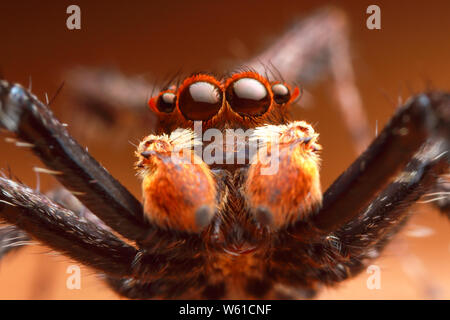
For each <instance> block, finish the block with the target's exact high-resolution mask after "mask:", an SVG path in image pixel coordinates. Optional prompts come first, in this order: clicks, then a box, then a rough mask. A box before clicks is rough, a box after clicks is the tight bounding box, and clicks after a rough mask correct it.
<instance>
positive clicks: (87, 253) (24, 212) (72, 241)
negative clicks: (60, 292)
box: [0, 178, 137, 277]
mask: <svg viewBox="0 0 450 320" xmlns="http://www.w3.org/2000/svg"><path fill="white" fill-rule="evenodd" d="M0 219H2V220H4V221H6V222H7V223H10V224H14V225H16V226H17V227H19V228H20V229H22V230H24V231H25V232H27V233H28V234H30V235H32V236H33V237H34V238H36V239H38V240H40V241H42V242H44V243H45V244H46V245H48V246H50V247H51V248H52V249H54V250H57V251H58V252H61V253H64V254H66V255H68V256H69V257H71V258H73V259H75V260H77V261H79V262H81V263H83V264H85V265H87V266H90V267H93V268H95V269H97V270H100V271H102V272H106V273H108V274H112V275H115V276H119V277H123V276H131V275H132V273H133V272H132V265H133V261H134V259H135V256H136V254H137V250H136V249H135V248H133V247H132V246H130V245H128V244H126V243H125V242H123V241H121V240H120V239H118V238H117V237H116V236H114V235H113V234H112V233H110V232H108V231H106V230H104V229H102V228H99V227H98V226H97V225H95V224H94V223H92V222H89V221H86V220H84V219H81V218H80V217H79V216H78V215H76V214H75V213H74V212H72V211H70V210H68V209H65V208H63V207H61V206H59V205H57V204H55V203H54V202H52V201H51V200H50V199H49V198H48V197H46V196H44V195H42V194H40V193H38V192H36V191H34V190H32V189H30V188H28V187H25V186H23V185H20V184H18V183H16V182H14V181H11V180H9V179H4V178H0Z"/></svg>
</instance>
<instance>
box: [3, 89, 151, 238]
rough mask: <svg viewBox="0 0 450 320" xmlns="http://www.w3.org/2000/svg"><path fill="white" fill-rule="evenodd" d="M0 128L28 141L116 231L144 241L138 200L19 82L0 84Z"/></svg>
mask: <svg viewBox="0 0 450 320" xmlns="http://www.w3.org/2000/svg"><path fill="white" fill-rule="evenodd" d="M0 99H1V100H0V126H3V127H5V128H6V129H8V130H9V131H12V132H14V133H15V134H16V135H17V136H18V137H19V138H20V139H22V140H24V141H25V142H27V143H30V144H32V145H33V147H32V150H33V152H34V153H35V154H36V155H38V156H39V157H40V159H41V160H42V161H43V162H44V163H45V164H46V166H47V167H49V168H50V169H51V170H49V173H51V174H53V175H54V176H55V178H56V179H58V180H59V181H60V182H61V183H62V184H63V185H64V186H65V187H66V188H68V189H69V190H70V191H71V192H72V193H74V194H75V195H76V196H77V197H78V199H80V201H81V202H82V203H83V204H84V205H86V207H88V208H89V209H90V210H91V211H92V212H93V213H94V214H96V215H97V216H98V217H99V218H100V219H102V220H103V221H104V222H105V223H106V224H107V225H108V226H110V227H111V228H113V229H114V230H116V231H117V232H119V233H120V234H121V235H123V236H125V237H127V238H129V239H132V240H138V239H143V238H144V237H145V235H146V234H147V232H148V228H149V224H148V223H147V222H146V220H145V219H144V217H143V214H142V206H141V204H140V202H139V201H138V200H137V199H136V198H135V197H134V196H133V195H132V194H131V193H130V192H128V190H127V189H126V188H125V187H123V186H122V185H121V184H120V183H119V182H118V181H117V180H115V179H114V178H113V177H112V176H111V175H110V174H109V173H108V172H107V171H106V169H105V168H103V167H102V166H101V165H100V164H99V163H98V162H97V161H96V160H95V159H94V158H93V157H92V156H91V155H90V154H89V153H88V152H87V151H86V150H85V149H84V148H82V147H81V146H80V145H79V144H78V143H77V142H76V141H75V140H74V139H73V138H72V137H71V136H70V135H69V134H68V132H67V130H66V128H65V126H64V125H63V124H61V123H60V122H59V121H58V120H57V119H56V118H55V117H54V116H53V114H52V112H51V111H50V110H49V109H48V108H47V107H46V106H45V105H44V104H43V103H42V102H40V101H39V100H38V99H37V98H36V97H35V96H34V95H32V94H31V93H29V92H28V91H26V90H25V89H23V88H22V87H21V86H19V85H11V84H9V83H8V82H6V81H1V82H0Z"/></svg>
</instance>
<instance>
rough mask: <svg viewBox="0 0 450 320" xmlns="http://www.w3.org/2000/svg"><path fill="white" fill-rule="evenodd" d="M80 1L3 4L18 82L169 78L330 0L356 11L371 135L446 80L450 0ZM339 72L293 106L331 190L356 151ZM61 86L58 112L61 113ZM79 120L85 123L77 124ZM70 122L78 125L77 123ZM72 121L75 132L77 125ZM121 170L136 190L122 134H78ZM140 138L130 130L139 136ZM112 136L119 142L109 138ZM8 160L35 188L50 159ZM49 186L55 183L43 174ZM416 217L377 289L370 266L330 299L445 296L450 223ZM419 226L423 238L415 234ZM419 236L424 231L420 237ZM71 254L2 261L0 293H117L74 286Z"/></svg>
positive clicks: (39, 86) (89, 275) (351, 14)
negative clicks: (338, 93)
mask: <svg viewBox="0 0 450 320" xmlns="http://www.w3.org/2000/svg"><path fill="white" fill-rule="evenodd" d="M70 4H75V2H73V1H57V2H56V1H37V0H36V1H35V0H32V1H30V0H28V1H19V0H18V1H15V2H10V1H8V2H6V1H2V2H1V3H0V30H2V35H1V40H0V70H1V72H2V73H3V74H4V76H5V78H6V79H7V80H8V81H11V82H19V83H21V84H23V85H25V86H27V85H28V82H29V77H32V82H33V92H34V93H35V94H36V95H37V96H38V97H40V98H41V99H44V94H45V93H46V92H48V93H49V95H50V96H51V95H52V94H53V93H54V92H55V91H56V89H57V88H58V86H59V85H60V84H61V82H62V81H63V80H64V75H65V73H66V72H67V71H69V70H70V69H72V68H74V67H77V66H87V67H102V66H113V67H117V68H119V69H120V70H121V71H122V72H124V73H125V74H127V75H143V76H147V77H148V78H149V79H151V78H153V77H156V78H162V77H165V76H167V74H170V73H173V72H175V71H177V70H178V69H180V68H182V69H183V70H184V71H186V72H190V71H191V70H192V71H196V70H209V69H213V70H217V69H218V68H220V66H221V65H223V62H224V61H228V60H230V59H234V58H236V56H235V54H236V50H237V49H236V48H239V50H238V51H239V54H240V55H241V56H244V57H248V58H249V57H251V56H252V55H253V54H255V53H257V52H258V50H260V49H261V48H263V47H264V46H265V45H267V44H269V43H270V40H271V39H274V38H276V36H277V35H278V34H280V33H281V32H282V31H283V30H284V29H285V28H286V27H287V26H288V25H289V23H291V22H293V21H294V20H295V19H299V18H301V17H303V16H307V15H308V14H311V13H312V12H313V11H314V10H315V9H317V8H320V7H323V6H325V5H330V4H331V5H336V6H338V7H339V8H341V9H342V10H344V12H345V13H346V14H347V16H348V21H349V25H350V28H351V44H352V55H353V63H354V67H355V72H356V79H357V85H358V88H359V89H360V92H361V95H362V99H363V103H364V108H365V110H366V111H367V113H368V116H369V119H370V123H371V125H372V128H371V130H372V132H374V135H375V123H376V122H378V124H379V125H380V126H382V125H384V124H385V123H386V122H387V120H388V119H389V117H390V115H392V113H393V111H394V110H395V107H396V105H397V99H398V97H399V96H402V97H403V98H406V97H407V96H409V95H411V94H413V93H417V92H419V91H422V90H425V89H426V88H427V86H428V83H430V84H431V86H432V87H433V88H437V89H442V90H449V89H450V77H449V75H450V60H449V54H450V41H448V34H449V32H450V19H448V12H449V10H450V2H448V1H437V0H433V1H422V0H420V1H414V2H412V1H399V0H398V1H376V2H372V1H370V2H369V1H339V2H337V1H336V2H333V1H288V0H276V1H261V0H260V1H253V0H252V1H250V0H246V1H182V0H179V1H177V0H172V1H170V2H168V1H160V0H157V1H156V0H154V1H151V2H144V1H126V2H125V1H124V2H119V1H117V2H114V3H112V2H111V1H108V2H107V1H103V2H101V1H95V2H92V1H91V2H88V1H76V4H78V5H79V6H80V7H81V15H82V17H81V19H82V21H81V23H82V28H81V30H78V31H69V30H68V29H67V28H66V18H67V16H68V15H67V14H66V8H67V6H69V5H70ZM370 4H377V5H378V6H380V8H381V26H382V29H381V30H368V29H367V28H366V22H365V21H366V18H367V15H366V13H365V12H366V8H367V6H369V5H370ZM330 84H331V80H329V79H325V80H324V81H323V82H321V83H320V84H319V85H317V86H314V87H311V88H306V89H307V90H309V91H310V93H311V94H312V97H313V105H312V107H311V108H308V109H304V110H300V111H299V112H297V114H300V116H301V117H302V118H303V119H306V120H307V121H310V122H312V123H315V124H316V126H315V127H316V128H317V129H318V131H319V132H320V134H321V144H322V145H323V147H324V151H323V166H322V183H323V186H324V188H325V187H327V186H328V185H330V183H331V182H332V181H333V180H334V179H335V178H336V177H337V176H338V175H339V174H340V173H341V172H342V171H343V170H344V169H345V168H346V167H347V166H348V165H349V164H350V163H351V162H352V161H353V160H354V159H355V157H356V154H355V153H354V151H353V149H352V144H351V141H350V140H349V134H348V131H347V130H346V128H345V127H344V125H343V124H342V123H341V119H340V118H339V114H338V113H337V112H336V110H335V109H334V108H333V104H335V103H336V101H334V98H333V95H332V91H331V86H330ZM66 100H67V93H66V92H65V91H64V90H63V91H62V92H61V93H60V95H59V96H58V98H57V100H56V101H55V103H54V104H53V105H52V109H53V110H54V111H55V113H56V115H57V116H59V117H61V118H63V120H64V122H67V123H68V124H69V125H70V124H71V119H68V118H67V117H65V118H64V115H65V114H64V113H63V110H62V106H63V105H64V106H67V103H63V101H66ZM76 126H77V127H79V126H81V131H82V130H83V127H82V126H83V124H80V123H77V124H76ZM77 129H79V128H77ZM69 131H70V126H69ZM79 131H80V130H76V131H75V132H79ZM76 138H77V139H78V140H79V141H80V142H81V143H82V144H84V145H86V146H88V147H89V151H90V152H91V153H92V154H93V155H94V157H95V158H97V159H98V160H99V161H100V162H101V163H102V164H103V165H104V166H105V167H106V168H107V169H108V170H109V171H110V172H111V173H112V174H113V175H114V176H115V177H117V178H118V179H119V180H120V181H121V182H122V183H123V184H124V185H125V186H126V187H128V188H129V189H130V190H131V191H132V192H133V193H134V194H135V195H136V196H137V197H140V192H139V188H140V186H139V182H138V181H137V179H136V177H135V176H134V171H133V169H132V164H133V162H134V158H133V148H134V147H133V146H132V145H131V144H129V143H127V142H126V141H123V145H119V146H118V145H116V143H115V142H114V137H110V139H107V140H90V139H87V138H85V137H81V136H76ZM139 138H141V137H139V136H133V137H130V139H129V140H133V141H136V139H139ZM110 141H112V143H110ZM7 165H9V166H10V167H11V169H12V172H14V174H15V175H17V176H18V177H19V178H20V179H21V180H22V181H23V182H25V183H27V184H28V185H30V186H33V187H34V186H35V185H36V176H35V174H34V172H33V171H32V167H33V166H42V164H40V163H39V161H38V160H37V159H36V158H35V157H34V156H33V155H31V154H30V153H28V152H26V150H18V149H17V148H16V147H14V146H12V145H11V144H7V143H5V142H4V141H3V138H2V139H1V140H0V168H6V166H7ZM40 180H41V189H42V190H48V189H50V188H51V187H53V186H55V185H56V182H55V181H54V180H52V179H51V178H49V177H45V176H42V177H41V179H40ZM412 210H413V211H415V212H416V214H415V215H414V217H413V218H412V219H411V221H410V223H409V225H408V226H407V227H406V228H405V229H404V231H403V232H401V233H400V234H399V235H398V236H397V237H396V238H395V240H394V241H393V242H392V244H391V245H389V246H388V248H387V249H386V250H385V251H384V254H383V255H382V257H381V258H379V259H378V260H376V262H375V264H376V265H378V266H379V267H380V268H381V289H380V290H369V289H368V288H367V286H366V281H367V278H368V276H369V275H368V274H361V275H360V276H358V277H356V278H354V279H352V280H349V281H347V282H345V283H343V284H341V285H340V286H339V287H338V288H332V289H326V290H324V291H323V292H322V294H321V295H320V296H319V298H323V299H327V298H331V299H398V298H403V299H420V298H425V299H430V298H438V299H449V298H450V272H448V270H449V269H450V232H449V230H450V224H449V223H448V221H446V219H444V218H443V217H442V216H440V215H439V213H438V212H437V211H435V210H434V209H432V208H431V207H430V206H426V205H417V206H415V207H414V208H413V209H412ZM417 234H422V235H426V234H428V235H427V236H422V237H417ZM414 235H416V236H414ZM71 264H73V262H71V261H69V260H67V259H66V258H64V257H63V256H59V255H55V254H54V253H51V252H50V250H48V249H47V248H45V247H42V246H40V245H33V246H30V247H28V248H25V249H23V250H21V251H20V252H18V253H16V254H12V255H10V256H7V257H6V258H5V259H4V260H3V261H1V262H0V299H103V298H105V299H116V298H118V296H117V295H116V294H114V293H113V292H111V291H110V290H109V289H108V288H106V286H105V285H103V284H102V283H101V282H100V281H99V280H97V278H96V276H95V273H94V271H92V270H90V269H87V268H83V269H82V287H81V289H80V290H68V289H67V288H66V280H67V277H68V276H69V275H68V274H67V273H66V269H67V267H68V266H69V265H71Z"/></svg>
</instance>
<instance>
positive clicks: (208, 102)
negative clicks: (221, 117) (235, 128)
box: [178, 81, 223, 121]
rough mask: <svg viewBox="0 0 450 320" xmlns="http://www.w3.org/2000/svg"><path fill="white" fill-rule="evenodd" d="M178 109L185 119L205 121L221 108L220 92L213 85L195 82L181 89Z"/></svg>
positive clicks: (221, 96)
mask: <svg viewBox="0 0 450 320" xmlns="http://www.w3.org/2000/svg"><path fill="white" fill-rule="evenodd" d="M178 99H179V100H178V107H179V108H180V111H181V113H182V114H183V115H184V117H185V118H186V119H189V120H202V121H206V120H209V119H211V118H212V117H213V116H214V115H215V114H217V112H219V110H220V108H221V107H222V99H223V95H222V90H221V89H220V88H219V87H218V86H216V85H215V84H213V83H210V82H207V81H197V82H194V83H192V84H190V85H189V86H187V87H185V88H184V89H182V91H181V92H180V95H179V98H178Z"/></svg>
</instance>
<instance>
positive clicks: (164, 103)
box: [156, 92, 177, 113]
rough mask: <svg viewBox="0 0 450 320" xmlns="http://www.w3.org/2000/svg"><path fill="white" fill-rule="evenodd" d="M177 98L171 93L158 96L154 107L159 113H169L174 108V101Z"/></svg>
mask: <svg viewBox="0 0 450 320" xmlns="http://www.w3.org/2000/svg"><path fill="white" fill-rule="evenodd" d="M176 98H177V96H176V95H175V94H174V93H172V92H165V93H163V94H162V95H160V96H159V98H158V101H157V102H156V107H157V108H158V110H159V111H161V112H165V113H171V112H172V111H173V109H174V108H175V101H176Z"/></svg>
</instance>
